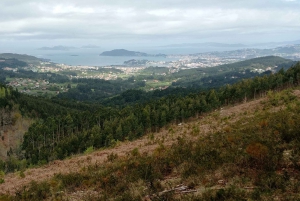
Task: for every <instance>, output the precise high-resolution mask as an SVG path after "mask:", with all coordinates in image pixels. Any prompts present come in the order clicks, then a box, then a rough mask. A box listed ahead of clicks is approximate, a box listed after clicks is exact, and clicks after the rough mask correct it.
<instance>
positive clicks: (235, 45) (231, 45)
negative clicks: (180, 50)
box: [162, 43, 247, 48]
mask: <svg viewBox="0 0 300 201" xmlns="http://www.w3.org/2000/svg"><path fill="white" fill-rule="evenodd" d="M162 47H232V48H234V47H236V48H242V47H247V45H244V44H239V43H237V44H226V43H182V44H171V45H166V46H162Z"/></svg>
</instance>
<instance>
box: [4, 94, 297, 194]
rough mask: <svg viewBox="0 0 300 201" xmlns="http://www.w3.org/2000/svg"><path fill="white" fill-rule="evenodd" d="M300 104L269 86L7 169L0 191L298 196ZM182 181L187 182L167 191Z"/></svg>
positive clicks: (293, 95)
mask: <svg viewBox="0 0 300 201" xmlns="http://www.w3.org/2000/svg"><path fill="white" fill-rule="evenodd" d="M298 104H300V91H299V90H295V91H293V92H292V93H291V91H283V92H280V93H271V92H270V93H269V95H268V96H267V97H265V98H261V99H258V100H254V101H250V102H247V103H242V104H239V105H236V106H233V107H231V106H229V107H226V108H221V109H220V110H217V111H214V112H212V113H210V114H206V115H204V116H201V117H200V118H196V119H190V120H189V121H188V122H186V123H183V124H179V125H177V124H175V125H174V124H173V125H169V126H167V127H166V128H164V129H162V130H161V131H160V132H159V133H156V134H155V135H153V134H149V135H147V136H145V137H143V138H141V139H140V140H136V141H133V142H124V143H118V144H116V145H115V147H113V148H110V149H105V150H100V151H95V152H93V153H90V154H86V155H83V156H77V157H72V158H70V159H67V160H64V161H54V162H52V163H50V164H49V165H46V166H42V167H40V168H33V169H28V170H26V171H24V172H22V173H20V172H19V173H14V174H9V175H7V176H6V177H5V178H4V181H5V183H3V184H2V185H0V187H1V188H0V189H1V190H0V193H10V194H14V193H16V192H18V193H17V194H16V195H15V196H16V197H15V198H13V197H11V198H8V197H7V200H10V199H13V200H14V199H15V200H18V199H20V198H21V197H20V196H22V199H24V200H41V199H46V198H50V197H52V198H53V196H54V198H56V199H62V200H67V199H68V200H105V199H107V198H113V199H117V198H118V199H120V200H124V199H125V200H141V199H142V198H145V199H146V200H156V199H163V198H164V199H171V200H195V199H200V198H201V199H203V200H209V199H233V200H236V199H242V198H245V197H249V198H251V199H254V200H256V199H259V198H260V199H263V200H271V199H273V198H274V197H277V198H278V199H281V198H283V197H284V198H286V199H288V200H292V199H295V198H299V197H297V196H298V194H297V190H296V187H297V182H298V177H299V176H300V175H299V173H298V171H297V165H296V161H295V162H294V160H297V155H293V153H294V152H293V151H296V149H298V148H297V145H296V144H294V143H295V141H294V140H293V136H294V134H293V133H294V132H297V131H298V125H296V124H293V122H295V121H297V119H299V118H300V116H299V113H298V112H297V110H295V109H296V108H297V107H298V106H297V105H298ZM286 106H288V107H286ZM270 113H271V114H272V115H271V116H270V115H269V114H270ZM283 118H287V119H285V120H288V121H287V123H285V122H286V121H285V120H284V121H283ZM245 122H247V123H245ZM278 123H280V124H281V126H280V127H278V126H279V125H278ZM287 128H289V129H290V131H288V132H287V133H286V132H285V131H284V130H285V129H287ZM254 131H255V132H254ZM274 132H275V134H274ZM276 132H279V133H278V134H276ZM295 140H296V138H295ZM275 142H276V146H274V145H275V144H274V143H275ZM208 143H209V144H210V146H207V144H208ZM281 143H287V144H281ZM169 147H171V148H172V149H169ZM239 150H240V151H239ZM289 154H291V155H290V156H289ZM287 156H289V157H287ZM278 157H279V158H278ZM293 157H294V158H293ZM295 157H296V158H295ZM147 169H148V171H149V172H148V173H147ZM144 171H146V172H144ZM20 175H21V176H20ZM266 178H268V179H267V180H265V179H266ZM32 181H36V182H38V183H39V184H38V185H37V184H35V183H31V184H30V182H32ZM44 181H46V183H44ZM128 182H129V183H128ZM147 182H150V183H147ZM28 184H29V188H24V189H23V190H21V189H22V186H25V185H26V186H27V185H28ZM127 184H129V185H127ZM179 184H183V185H181V186H183V189H184V188H186V189H185V190H181V191H180V190H169V191H167V190H165V191H164V189H172V188H173V187H175V186H177V185H179ZM295 185H296V186H295ZM185 186H186V187H185ZM47 189H49V190H50V189H51V191H49V190H47ZM143 189H144V190H143ZM38 192H39V193H38ZM121 192H122V193H121ZM159 192H160V193H159ZM176 192H177V193H176ZM184 192H187V193H184ZM2 198H4V197H2Z"/></svg>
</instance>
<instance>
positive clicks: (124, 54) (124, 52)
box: [100, 49, 167, 57]
mask: <svg viewBox="0 0 300 201" xmlns="http://www.w3.org/2000/svg"><path fill="white" fill-rule="evenodd" d="M100 56H111V57H114V56H117V57H166V56H167V55H165V54H147V53H144V52H135V51H129V50H125V49H115V50H111V51H105V52H102V53H101V54H100Z"/></svg>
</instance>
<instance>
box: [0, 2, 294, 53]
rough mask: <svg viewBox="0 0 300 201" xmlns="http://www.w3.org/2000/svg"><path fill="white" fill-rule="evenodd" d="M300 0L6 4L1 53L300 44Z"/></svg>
mask: <svg viewBox="0 0 300 201" xmlns="http://www.w3.org/2000/svg"><path fill="white" fill-rule="evenodd" d="M299 11H300V0H250V1H249V0H205V1H204V0H84V1H83V0H63V1H62V0H1V1H0V27H1V28H0V51H2V52H3V51H17V50H18V48H20V49H21V48H40V47H53V46H58V45H62V46H72V47H83V46H85V48H88V47H90V48H91V47H93V46H94V47H97V46H99V47H103V48H110V47H111V48H112V47H113V48H124V47H141V46H149V47H150V46H163V45H169V44H181V43H202V42H220V43H244V44H250V43H263V42H272V41H274V42H279V41H293V40H300V12H299Z"/></svg>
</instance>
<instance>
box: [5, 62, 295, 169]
mask: <svg viewBox="0 0 300 201" xmlns="http://www.w3.org/2000/svg"><path fill="white" fill-rule="evenodd" d="M299 81H300V65H299V63H298V64H296V65H295V66H293V67H291V68H290V69H288V70H287V71H286V72H285V71H284V70H281V71H279V72H278V73H276V74H272V75H268V76H267V75H266V76H264V77H256V78H254V79H248V80H242V81H240V82H238V83H236V84H233V85H226V86H223V87H221V88H219V89H216V90H210V91H203V92H197V93H190V94H188V95H184V96H176V95H170V96H166V97H163V98H160V99H153V100H149V101H148V102H147V103H142V104H140V103H137V104H135V105H132V106H127V107H125V108H121V109H118V108H115V107H103V106H101V105H97V104H94V105H92V104H85V103H77V102H70V101H62V100H52V101H51V100H49V99H44V98H42V97H40V98H36V97H31V96H27V95H22V94H19V93H18V92H15V91H13V92H12V93H11V94H12V95H11V100H10V101H9V102H10V103H11V102H12V101H13V103H14V104H18V105H19V110H20V112H21V114H22V115H25V116H29V117H32V118H36V119H37V121H36V122H35V123H34V124H32V126H31V127H30V128H29V130H28V132H27V133H26V134H25V136H24V141H23V144H22V149H23V150H24V156H20V157H21V158H22V157H25V159H26V161H27V163H28V165H29V164H38V163H47V162H49V161H52V160H55V159H63V158H65V157H67V156H70V155H73V154H77V153H82V152H84V151H85V150H87V149H89V148H101V147H108V146H111V145H113V144H115V143H116V142H117V141H123V140H127V139H128V140H133V139H136V138H139V137H140V136H142V135H144V134H145V133H150V132H157V131H159V130H160V128H162V127H164V126H165V125H166V124H168V123H170V122H174V123H180V122H184V121H186V120H187V119H188V118H189V117H193V116H199V115H201V114H203V113H205V112H208V111H212V110H214V109H216V108H219V107H220V106H222V105H229V104H235V103H238V102H241V101H247V100H249V99H253V98H257V97H261V96H263V95H265V94H266V93H267V91H268V90H281V89H284V88H286V87H291V86H294V85H297V84H298V83H299ZM6 171H7V170H6Z"/></svg>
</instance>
